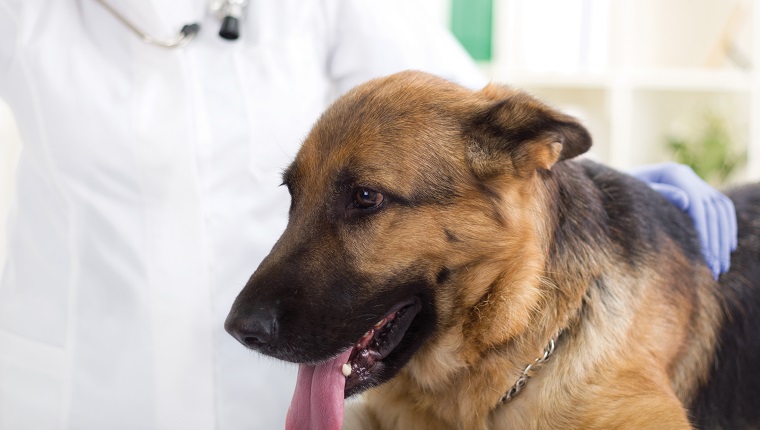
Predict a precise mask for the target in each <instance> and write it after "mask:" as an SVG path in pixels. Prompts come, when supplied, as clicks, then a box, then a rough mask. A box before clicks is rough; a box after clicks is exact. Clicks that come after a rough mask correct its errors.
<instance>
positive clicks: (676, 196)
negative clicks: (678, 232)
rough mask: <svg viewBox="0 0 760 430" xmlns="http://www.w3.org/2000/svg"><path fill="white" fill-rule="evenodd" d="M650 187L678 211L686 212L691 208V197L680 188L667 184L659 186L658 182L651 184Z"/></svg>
mask: <svg viewBox="0 0 760 430" xmlns="http://www.w3.org/2000/svg"><path fill="white" fill-rule="evenodd" d="M649 186H650V187H651V188H652V189H653V190H655V191H657V192H658V193H660V195H661V196H663V197H665V198H666V199H667V200H668V201H669V202H670V203H672V204H673V205H674V206H675V207H677V208H678V209H681V210H682V211H685V210H686V209H687V208H688V207H689V196H688V195H687V194H686V193H685V192H684V191H683V190H682V189H680V188H678V187H674V186H672V185H667V184H659V183H656V182H651V183H649Z"/></svg>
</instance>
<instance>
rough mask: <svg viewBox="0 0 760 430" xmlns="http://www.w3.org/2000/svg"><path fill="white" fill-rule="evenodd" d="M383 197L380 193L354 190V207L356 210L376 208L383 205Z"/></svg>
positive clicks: (360, 189) (363, 189)
mask: <svg viewBox="0 0 760 430" xmlns="http://www.w3.org/2000/svg"><path fill="white" fill-rule="evenodd" d="M383 200H385V197H383V195H382V194H381V193H378V192H377V191H375V190H370V189H369V188H357V189H356V190H354V202H353V203H354V207H355V208H358V209H372V208H377V207H379V206H380V205H381V204H383Z"/></svg>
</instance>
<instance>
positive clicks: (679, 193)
mask: <svg viewBox="0 0 760 430" xmlns="http://www.w3.org/2000/svg"><path fill="white" fill-rule="evenodd" d="M630 173H631V174H632V175H633V176H635V177H637V178H639V179H641V180H642V181H644V182H646V183H648V184H649V186H650V187H652V188H653V189H654V190H656V191H658V192H659V193H660V194H661V195H662V196H663V197H665V198H666V199H668V200H669V201H670V202H671V203H673V204H674V205H675V206H677V207H679V208H680V209H681V210H683V211H685V212H686V213H688V214H689V215H690V216H691V218H692V219H693V220H694V227H695V228H696V230H697V234H698V235H699V241H700V243H701V244H702V254H703V255H704V256H705V260H706V261H707V265H708V267H710V269H711V270H712V272H713V276H714V277H715V279H718V276H719V275H720V274H721V273H724V272H726V271H728V268H729V267H730V265H731V252H732V251H734V250H736V245H737V240H738V239H737V231H736V209H735V208H734V203H733V202H732V201H731V200H730V199H729V198H728V197H726V196H725V195H723V194H722V193H721V192H720V191H718V190H716V189H714V188H713V187H711V186H710V185H708V184H707V183H706V182H705V181H703V180H702V179H700V177H699V176H697V174H696V173H694V171H693V170H692V169H691V168H690V167H689V166H685V165H682V164H677V163H661V164H654V165H650V166H642V167H639V168H636V169H633V170H632V171H631V172H630Z"/></svg>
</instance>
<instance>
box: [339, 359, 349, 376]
mask: <svg viewBox="0 0 760 430" xmlns="http://www.w3.org/2000/svg"><path fill="white" fill-rule="evenodd" d="M340 370H341V371H342V372H343V376H345V377H346V378H348V377H349V375H351V365H350V364H348V363H343V367H341V369H340Z"/></svg>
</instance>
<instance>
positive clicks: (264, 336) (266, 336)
mask: <svg viewBox="0 0 760 430" xmlns="http://www.w3.org/2000/svg"><path fill="white" fill-rule="evenodd" d="M224 329H225V330H227V333H229V334H231V335H232V336H233V337H234V338H235V339H237V340H238V341H239V342H240V343H242V344H243V345H245V346H247V347H248V348H251V349H259V348H260V347H262V346H264V345H266V344H268V343H270V342H272V341H274V340H275V339H276V338H277V317H276V313H275V312H274V311H273V310H271V309H266V308H261V307H259V308H255V309H251V310H249V311H247V312H245V311H238V312H235V313H234V314H230V315H229V316H228V317H227V321H225V322H224Z"/></svg>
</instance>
